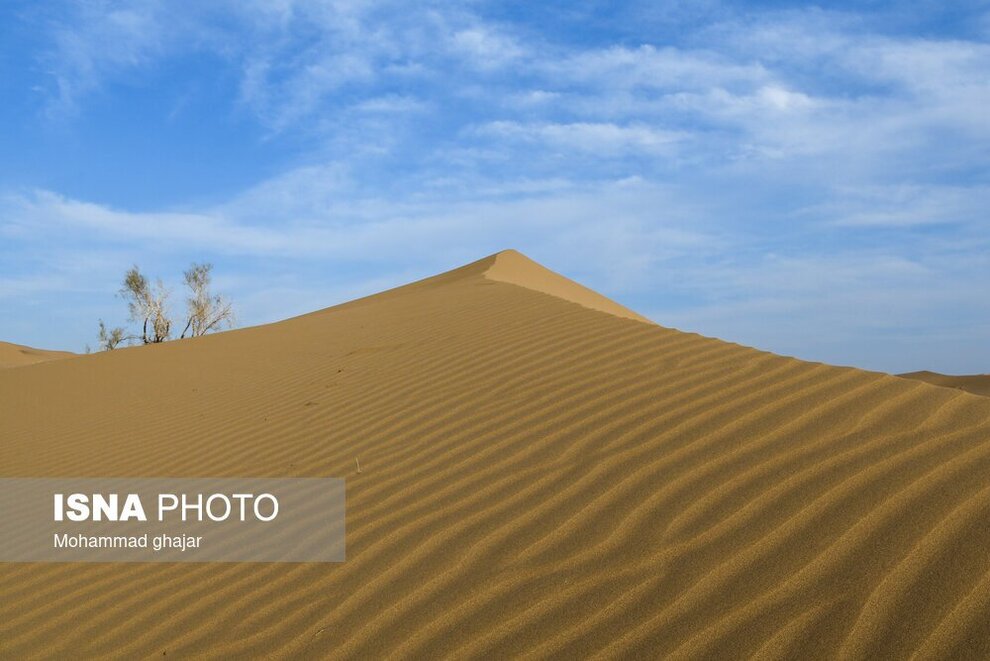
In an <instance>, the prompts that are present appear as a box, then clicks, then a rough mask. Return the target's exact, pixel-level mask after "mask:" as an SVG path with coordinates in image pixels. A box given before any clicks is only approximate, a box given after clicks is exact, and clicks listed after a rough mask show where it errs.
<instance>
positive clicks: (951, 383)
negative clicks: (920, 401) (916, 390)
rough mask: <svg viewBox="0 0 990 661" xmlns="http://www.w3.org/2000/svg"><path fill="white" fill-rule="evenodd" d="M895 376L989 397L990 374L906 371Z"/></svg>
mask: <svg viewBox="0 0 990 661" xmlns="http://www.w3.org/2000/svg"><path fill="white" fill-rule="evenodd" d="M897 376H900V377H903V378H905V379H916V380H918V381H924V382H925V383H930V384H932V385H935V386H942V387H943V388H956V389H957V390H965V391H966V392H971V393H973V394H974V395H983V396H984V397H990V374H968V375H963V376H952V375H951V374H939V373H938V372H929V371H927V370H925V371H921V372H908V373H907V374H898V375H897Z"/></svg>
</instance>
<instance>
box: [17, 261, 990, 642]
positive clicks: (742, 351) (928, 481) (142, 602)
mask: <svg viewBox="0 0 990 661" xmlns="http://www.w3.org/2000/svg"><path fill="white" fill-rule="evenodd" d="M505 254H506V253H500V255H498V256H493V257H489V258H487V259H485V260H481V261H480V262H476V263H475V264H471V265H468V266H466V267H463V268H461V269H458V270H456V271H452V272H450V273H447V274H444V275H441V276H438V277H436V278H431V279H428V280H424V281H421V282H418V283H415V284H413V285H409V286H407V287H403V288H399V289H395V290H391V291H389V292H385V293H383V294H381V295H378V296H373V297H369V298H365V299H361V300H358V301H354V302H351V303H348V304H345V305H342V306H338V307H336V308H331V309H328V310H324V311H321V312H318V313H314V314H310V315H306V316H303V317H298V318H295V319H290V320H288V321H284V322H281V323H277V324H272V325H269V326H263V327H256V328H249V329H244V330H240V331H233V332H229V333H223V334H221V335H215V336H208V337H203V338H197V339H193V340H186V341H181V342H173V343H169V344H164V345H159V346H151V347H141V348H135V349H125V350H119V351H114V352H112V353H109V354H99V355H90V356H81V357H79V358H77V359H75V360H71V361H56V362H50V363H46V364H42V365H38V366H35V367H33V368H31V369H26V370H8V371H5V372H3V373H0V406H2V407H4V410H3V412H2V415H0V439H2V440H3V442H2V443H0V467H2V471H3V473H4V474H5V475H9V476H32V475H39V476H41V475H45V476H49V475H50V476H159V475H165V476H169V475H171V476H221V477H226V476H267V477H278V476H301V477H305V476H343V477H346V479H347V508H348V514H347V561H346V562H344V563H342V564H336V565H329V564H201V565H200V564H163V565H72V564H66V565H57V564H51V565H41V564H37V565H32V564H20V565H14V564H6V565H2V566H0V645H2V654H0V656H9V657H12V658H20V657H31V656H46V655H47V656H52V657H79V656H101V655H104V656H110V655H115V656H123V657H139V656H150V655H155V656H161V655H162V654H163V653H167V654H168V656H169V657H172V656H173V655H178V656H183V655H188V656H204V657H214V658H229V657H247V656H265V655H268V656H275V657H286V658H293V657H296V658H297V657H320V656H330V657H334V658H350V659H369V658H383V657H385V656H393V657H400V658H404V657H415V658H423V659H435V658H438V657H441V656H455V657H459V658H511V657H515V656H520V655H528V656H532V657H535V658H547V657H553V658H559V659H573V658H580V657H586V656H597V657H601V658H630V657H632V658H657V657H668V658H741V657H748V656H752V655H756V656H757V657H760V658H797V659H808V658H823V657H828V658H835V657H840V658H852V659H877V658H884V659H896V658H908V657H910V656H911V655H912V654H914V655H916V658H919V659H930V658H964V657H971V658H980V657H982V658H986V657H987V656H988V655H990V553H988V552H987V549H988V548H990V401H988V400H987V399H985V398H981V397H976V396H973V395H970V394H967V393H965V392H960V391H955V390H949V389H945V388H936V387H933V386H930V385H927V384H925V383H921V382H915V381H909V380H905V379H900V378H896V377H891V376H887V375H883V374H876V373H870V372H864V371H859V370H855V369H847V368H836V367H829V366H826V365H821V364H811V363H805V362H801V361H798V360H794V359H789V358H783V357H779V356H775V355H772V354H768V353H763V352H759V351H755V350H752V349H748V348H744V347H741V346H738V345H734V344H728V343H725V342H721V341H718V340H713V339H708V338H704V337H699V336H697V335H691V334H685V333H680V332H677V331H673V330H669V329H666V328H663V327H660V326H656V325H653V324H647V323H642V322H641V321H638V320H634V319H629V318H625V316H621V315H620V316H617V313H616V309H615V308H611V309H609V310H608V311H602V310H601V309H592V308H595V307H598V308H601V307H603V306H604V304H602V303H601V301H599V300H598V299H595V301H597V302H595V301H591V302H593V303H595V304H594V305H589V300H588V299H582V300H580V301H578V302H574V300H566V299H567V298H570V299H574V298H575V296H576V295H571V296H568V295H567V292H566V291H561V289H559V288H558V289H556V290H555V291H551V292H550V293H547V290H548V289H551V290H552V287H558V286H562V287H563V288H564V289H565V290H566V289H568V288H567V287H566V285H567V283H566V282H564V283H561V282H560V281H559V280H556V279H555V278H550V281H551V282H552V283H554V284H553V285H552V287H551V285H549V284H547V283H546V282H527V281H526V280H525V277H526V274H537V275H540V277H543V276H542V275H541V274H544V273H546V271H544V270H542V269H540V268H539V267H538V266H536V265H525V264H523V265H521V266H519V262H520V261H521V260H523V259H524V258H523V257H522V256H519V255H517V254H514V253H510V257H509V260H508V261H509V262H510V263H511V262H514V263H516V266H518V268H516V267H513V268H512V269H506V270H508V271H512V275H511V277H512V278H514V279H515V281H514V282H509V281H507V280H508V277H509V276H507V275H506V273H505V272H502V273H500V272H499V271H500V266H501V265H500V264H499V261H500V259H502V257H503V256H504V255H505ZM493 273H494V275H495V276H500V277H494V278H493V277H490V276H491V275H492V274H493ZM539 279H540V278H537V280H539ZM570 291H571V292H574V291H578V292H581V291H583V290H582V289H580V288H572V289H571V290H570ZM552 293H556V294H559V295H552ZM560 296H564V297H565V298H561V297H560ZM578 298H580V297H578ZM606 307H607V306H606ZM616 307H617V306H616ZM619 309H621V308H619ZM355 459H360V463H361V468H362V472H361V473H360V474H358V473H357V472H356V470H355Z"/></svg>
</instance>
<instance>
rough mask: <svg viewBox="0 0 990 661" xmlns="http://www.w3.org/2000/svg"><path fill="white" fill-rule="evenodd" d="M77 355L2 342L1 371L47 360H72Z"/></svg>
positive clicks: (0, 351) (0, 350) (0, 354)
mask: <svg viewBox="0 0 990 661" xmlns="http://www.w3.org/2000/svg"><path fill="white" fill-rule="evenodd" d="M75 355H76V354H74V353H70V352H68V351H46V350H45V349H35V348H34V347H26V346H23V345H21V344H11V343H10V342H0V369H4V368H6V367H20V366H21V365H33V364H35V363H41V362H44V361H46V360H58V359H59V358H71V357H72V356H75Z"/></svg>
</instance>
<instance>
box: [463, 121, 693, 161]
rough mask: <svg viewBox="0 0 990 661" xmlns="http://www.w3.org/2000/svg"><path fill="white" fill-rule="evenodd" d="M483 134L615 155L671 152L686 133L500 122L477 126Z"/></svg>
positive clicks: (608, 125)
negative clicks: (636, 152) (631, 152)
mask: <svg viewBox="0 0 990 661" xmlns="http://www.w3.org/2000/svg"><path fill="white" fill-rule="evenodd" d="M477 132H478V133H480V134H482V135H487V136H494V137H497V138H510V139H522V140H533V141H539V142H544V143H546V144H548V145H550V146H551V147H554V148H557V149H569V150H576V151H585V152H591V153H595V154H601V155H615V154H620V153H623V152H628V151H634V152H635V151H641V152H650V153H669V152H670V150H671V148H672V146H673V145H674V144H676V143H677V142H679V141H680V140H683V139H684V137H685V135H684V134H682V133H678V132H675V131H665V130H662V129H656V128H652V127H650V126H645V125H632V126H619V125H617V124H611V123H603V122H574V123H570V124H555V123H541V124H522V123H518V122H507V121H499V122H492V123H490V124H486V125H483V126H480V127H478V129H477Z"/></svg>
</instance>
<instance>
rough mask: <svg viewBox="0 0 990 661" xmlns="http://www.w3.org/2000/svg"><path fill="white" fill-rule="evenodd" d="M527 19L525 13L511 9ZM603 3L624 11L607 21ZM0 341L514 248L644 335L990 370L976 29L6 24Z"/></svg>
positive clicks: (369, 20)
mask: <svg viewBox="0 0 990 661" xmlns="http://www.w3.org/2000/svg"><path fill="white" fill-rule="evenodd" d="M534 5H538V6H536V7H534ZM617 5H619V6H617ZM0 99H2V100H3V103H2V104H0V126H2V127H3V128H2V129H0V311H2V314H0V339H4V340H8V341H13V342H18V343H23V344H32V345H35V346H42V347H47V348H64V349H70V350H77V351H78V350H81V349H82V348H83V346H84V345H85V344H86V343H87V342H88V343H93V342H94V340H95V330H96V320H97V319H98V318H103V319H106V320H107V321H108V322H111V323H122V322H123V321H124V320H125V316H126V310H125V306H124V304H123V302H122V301H121V300H119V299H118V298H116V297H115V296H114V293H115V291H116V290H117V288H118V286H119V282H120V279H121V276H122V274H123V272H124V270H125V269H126V268H128V267H129V266H130V265H131V264H133V263H137V264H139V265H140V266H141V267H142V269H143V270H144V271H145V272H147V273H149V274H157V275H161V276H162V277H163V278H164V279H165V280H166V282H167V283H169V284H170V285H171V286H173V287H174V289H175V291H174V294H173V307H174V308H175V310H176V311H177V312H178V311H180V308H181V302H182V301H181V296H182V292H181V290H180V289H179V287H178V280H179V278H181V272H182V269H183V268H185V267H186V266H187V265H188V264H189V263H190V262H191V261H194V260H196V261H211V262H213V263H214V264H215V265H216V280H217V285H218V288H219V289H221V290H223V291H224V292H226V293H227V294H228V295H229V296H230V297H231V298H232V299H233V300H234V301H235V304H236V307H237V311H238V317H239V322H240V324H241V325H250V324H256V323H263V322H268V321H275V320H278V319H282V318H285V317H288V316H292V315H295V314H300V313H304V312H308V311H311V310H314V309H319V308H323V307H327V306H329V305H333V304H335V303H338V302H342V301H344V300H348V299H350V298H353V297H356V296H360V295H364V294H368V293H372V292H375V291H378V290H381V289H383V288H386V287H390V286H393V285H397V284H401V283H404V282H407V281H410V280H413V279H416V278H419V277H423V276H427V275H431V274H433V273H436V272H439V271H442V270H446V269H449V268H452V267H454V266H457V265H460V264H462V263H465V262H468V261H472V260H474V259H477V258H479V257H482V256H484V255H486V254H489V253H492V252H495V251H497V250H500V249H503V248H507V247H514V248H517V249H519V250H521V251H523V252H525V253H527V254H528V255H529V256H531V257H533V258H534V259H536V260H538V261H540V262H542V263H544V264H545V265H547V266H549V267H551V268H553V269H555V270H557V271H560V272H562V273H564V274H565V275H568V276H570V277H573V278H575V279H578V280H579V281H581V282H583V283H584V284H587V285H589V286H591V287H593V288H595V289H597V290H599V291H601V292H603V293H605V294H607V295H609V296H612V297H613V298H615V299H617V300H619V301H621V302H623V303H625V304H626V305H628V306H630V307H632V308H634V309H636V310H638V311H640V312H642V313H643V314H646V315H647V316H649V317H651V318H653V319H655V320H656V321H658V322H659V323H661V324H663V325H666V326H672V327H676V328H681V329H684V330H691V331H696V332H700V333H703V334H706V335H712V336H716V337H721V338H724V339H729V340H732V341H736V342H740V343H743V344H747V345H751V346H756V347H759V348H762V349H767V350H771V351H775V352H777V353H783V354H788V355H796V356H798V357H801V358H806V359H810V360H821V361H826V362H831V363H837V364H846V365H857V366H861V367H866V368H870V369H878V370H883V371H891V372H898V371H907V370H914V369H933V370H940V371H945V372H957V373H960V372H962V373H965V372H990V217H988V209H990V111H988V108H990V3H988V2H956V3H942V2H913V3H885V2H855V3H854V2H837V3H828V5H827V6H823V7H816V6H813V5H800V4H794V3H788V2H763V3H754V2H746V3H741V2H739V3H726V2H715V1H705V0H702V1H699V2H627V3H611V2H588V3H571V2H544V3H531V2H483V1H469V2H461V3H458V2H439V3H431V2H422V3H415V8H413V5H410V4H409V3H404V2H377V1H374V0H368V1H346V0H344V1H339V2H316V1H314V2H302V1H294V0H278V1H270V2H249V1H241V2H220V1H218V2H211V3H196V2H176V1H174V0H173V1H170V2H166V1H164V0H162V1H136V2H127V3H112V2H89V3H74V2H66V3H58V2H41V3H35V2H24V3H19V2H6V3H3V5H2V6H0Z"/></svg>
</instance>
